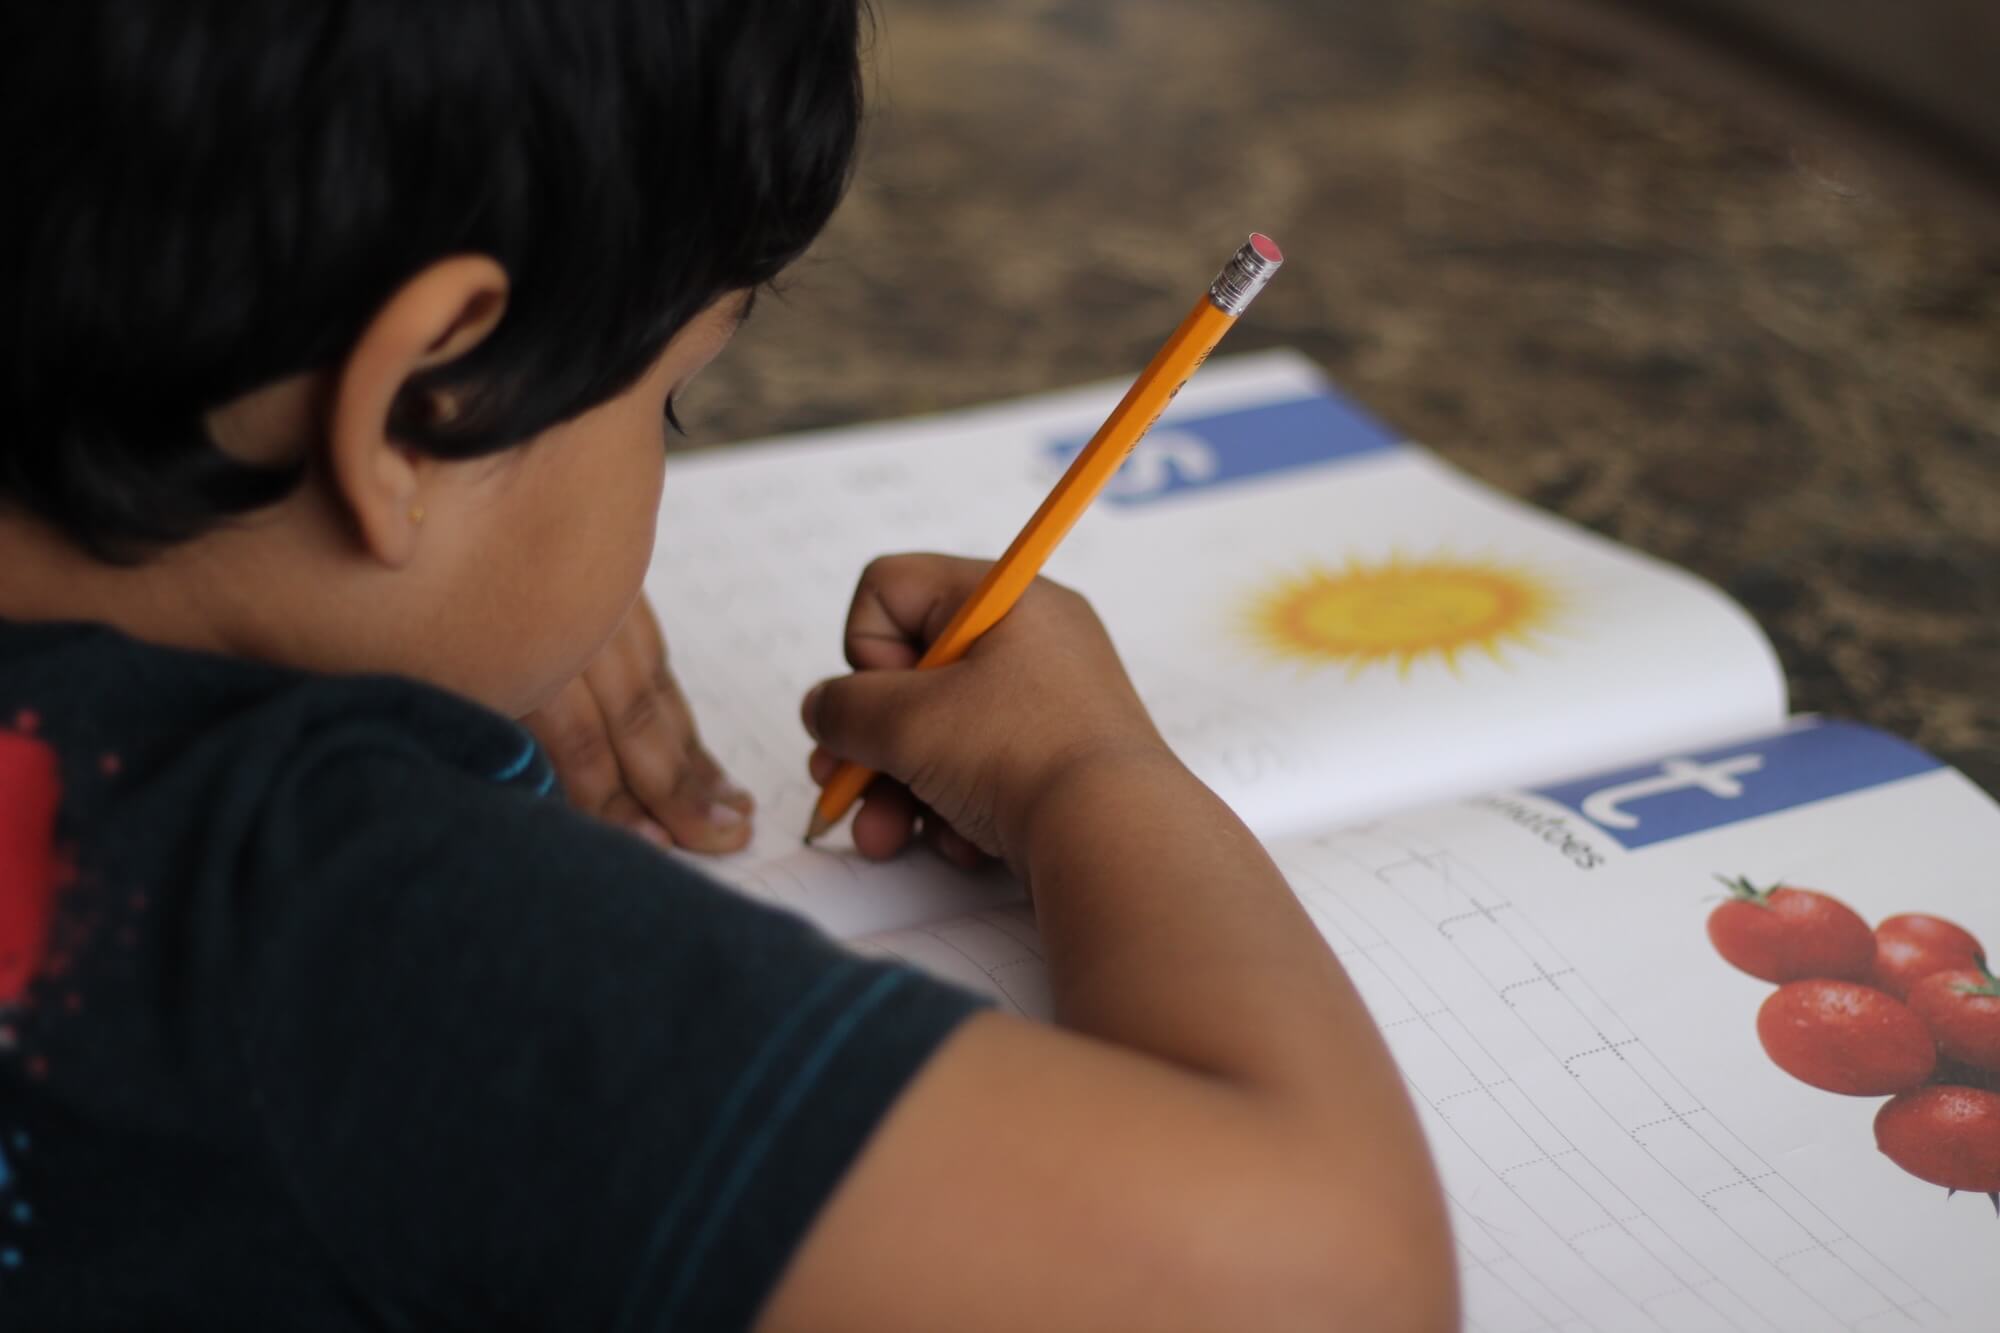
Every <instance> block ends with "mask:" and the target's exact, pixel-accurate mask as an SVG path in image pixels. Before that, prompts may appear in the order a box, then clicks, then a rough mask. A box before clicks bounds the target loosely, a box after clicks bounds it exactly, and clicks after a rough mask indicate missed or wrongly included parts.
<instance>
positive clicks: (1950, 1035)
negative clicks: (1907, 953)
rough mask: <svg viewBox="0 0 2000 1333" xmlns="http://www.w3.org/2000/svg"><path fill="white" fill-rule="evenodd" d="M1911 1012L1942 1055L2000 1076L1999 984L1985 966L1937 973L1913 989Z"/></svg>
mask: <svg viewBox="0 0 2000 1333" xmlns="http://www.w3.org/2000/svg"><path fill="white" fill-rule="evenodd" d="M1910 1008H1911V1009H1913V1010H1915V1011H1916V1015H1917V1017H1918V1018H1921V1019H1923V1020H1924V1023H1925V1024H1926V1025H1927V1026H1928V1027H1929V1028H1930V1030H1931V1035H1932V1036H1934V1037H1936V1038H1937V1044H1938V1050H1940V1051H1942V1052H1943V1053H1944V1054H1946V1055H1948V1056H1950V1057H1951V1058H1952V1059H1954V1060H1958V1061H1962V1062H1963V1063H1965V1064H1968V1065H1971V1066H1972V1067H1973V1068H1975V1069H1983V1070H1985V1071H1987V1072H1988V1073H1995V1074H2000V980H1996V979H1995V978H1994V976H1993V974H1992V973H1991V972H1988V971H1987V970H1986V969H1985V968H1983V967H1967V968H1959V969H1956V970H1954V971H1950V972H1933V973H1931V974H1930V975H1929V976H1927V977H1925V978H1924V979H1923V980H1922V981H1919V982H1918V983H1917V984H1916V985H1915V986H1913V987H1911V988H1910Z"/></svg>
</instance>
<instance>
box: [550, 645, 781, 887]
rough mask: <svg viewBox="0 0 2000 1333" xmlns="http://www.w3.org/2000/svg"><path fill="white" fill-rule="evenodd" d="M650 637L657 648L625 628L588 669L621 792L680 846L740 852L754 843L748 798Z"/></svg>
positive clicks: (692, 848) (589, 683) (691, 848)
mask: <svg viewBox="0 0 2000 1333" xmlns="http://www.w3.org/2000/svg"><path fill="white" fill-rule="evenodd" d="M648 625H650V622H648ZM648 637H650V638H651V639H652V643H651V644H648V643H646V642H644V641H643V640H642V639H641V637H640V636H639V635H637V634H635V633H626V632H623V631H621V632H620V634H619V636H618V637H617V638H615V639H614V640H613V641H612V642H611V644H609V645H608V646H607V647H606V649H605V651H603V652H602V653H599V654H598V656H597V660H596V661H594V662H592V663H591V664H590V666H589V667H588V668H587V669H586V670H585V671H584V680H585V682H586V683H587V684H588V685H589V686H590V690H591V694H592V696H593V697H594V698H595V699H596V701H597V705H598V708H599V710H600V712H601V713H602V715H603V719H604V726H605V729H606V731H607V732H608V733H609V735H610V738H611V748H612V751H613V753H614V754H615V756H616V757H617V761H618V770H619V775H620V777H621V779H622V782H623V789H624V790H625V791H627V792H629V793H630V794H631V796H632V797H633V798H634V800H635V801H636V802H637V804H638V805H639V807H640V808H641V809H642V810H643V811H644V812H645V813H646V814H647V815H650V816H651V817H652V818H653V819H655V820H657V821H658V822H659V823H661V824H663V825H665V826H666V829H667V832H668V833H670V834H671V835H672V836H673V840H674V843H675V844H676V845H677V846H681V847H685V848H688V849H689V850H691V851H698V852H731V851H736V850H738V849H739V848H741V847H742V846H743V845H744V844H745V843H746V842H748V841H749V839H750V815H751V811H752V809H753V802H752V801H751V798H750V794H749V793H748V792H745V791H743V790H742V789H741V788H739V787H737V786H735V785H734V784H733V783H731V782H730V781H729V779H728V778H727V777H726V776H725V775H724V774H723V771H722V768H721V766H720V765H719V764H717V763H716V762H715V759H714V758H713V756H711V755H710V754H709V753H708V751H707V750H706V749H704V748H703V747H702V744H701V740H700V738H699V736H697V735H696V733H695V726H694V717H693V715H692V713H691V712H690V710H689V708H688V704H687V698H686V696H685V695H683V694H682V693H681V688H680V685H679V683H678V682H676V681H675V680H674V678H673V675H672V673H671V672H669V671H668V670H667V667H666V661H665V655H664V653H663V652H661V651H659V649H658V637H657V634H652V635H650V636H648Z"/></svg>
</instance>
